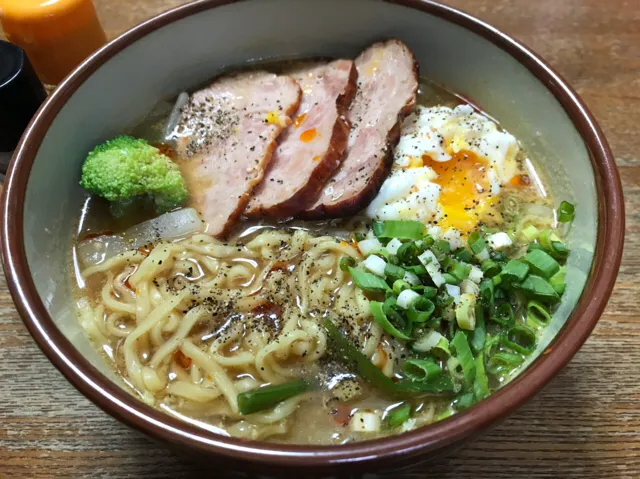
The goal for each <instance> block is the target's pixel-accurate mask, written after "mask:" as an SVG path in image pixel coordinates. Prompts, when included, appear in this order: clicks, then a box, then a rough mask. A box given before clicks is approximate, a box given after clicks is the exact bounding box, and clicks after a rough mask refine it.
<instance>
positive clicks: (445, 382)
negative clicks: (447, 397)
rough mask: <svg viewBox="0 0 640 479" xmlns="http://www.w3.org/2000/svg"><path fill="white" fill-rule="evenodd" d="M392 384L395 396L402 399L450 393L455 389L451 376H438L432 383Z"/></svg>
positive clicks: (407, 381)
mask: <svg viewBox="0 0 640 479" xmlns="http://www.w3.org/2000/svg"><path fill="white" fill-rule="evenodd" d="M392 384H394V391H393V394H395V395H396V396H400V397H406V396H413V395H423V394H441V393H449V392H452V391H454V389H455V386H454V384H453V382H452V381H451V378H450V377H449V376H438V377H436V378H435V379H431V380H430V381H411V380H402V381H399V382H397V383H393V382H392Z"/></svg>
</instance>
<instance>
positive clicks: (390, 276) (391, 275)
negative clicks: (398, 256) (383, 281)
mask: <svg viewBox="0 0 640 479" xmlns="http://www.w3.org/2000/svg"><path fill="white" fill-rule="evenodd" d="M405 273H406V271H405V270H404V268H401V267H400V266H396V265H393V264H390V263H387V264H386V265H385V267H384V275H385V277H386V278H387V280H389V281H390V282H391V281H396V280H398V279H404V274H405Z"/></svg>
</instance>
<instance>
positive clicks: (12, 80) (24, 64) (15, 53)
mask: <svg viewBox="0 0 640 479" xmlns="http://www.w3.org/2000/svg"><path fill="white" fill-rule="evenodd" d="M46 96H47V94H46V92H45V90H44V87H43V86H42V83H40V80H39V79H38V76H37V75H36V73H35V71H34V70H33V67H32V66H31V64H30V63H29V60H28V58H27V56H26V55H25V53H24V52H23V51H22V49H21V48H20V47H18V46H16V45H13V44H11V43H8V42H5V41H2V40H0V152H9V151H13V150H14V149H15V147H16V146H17V144H18V141H19V140H20V137H21V136H22V133H23V132H24V130H25V129H26V127H27V125H28V124H29V121H30V120H31V117H33V115H34V113H35V112H36V110H37V109H38V107H39V106H40V105H41V104H42V102H43V101H44V99H45V98H46ZM2 169H4V168H2Z"/></svg>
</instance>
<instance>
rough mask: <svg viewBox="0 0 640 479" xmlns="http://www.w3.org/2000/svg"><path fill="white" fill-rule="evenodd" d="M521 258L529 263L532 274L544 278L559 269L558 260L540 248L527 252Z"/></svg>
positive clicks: (549, 276)
mask: <svg viewBox="0 0 640 479" xmlns="http://www.w3.org/2000/svg"><path fill="white" fill-rule="evenodd" d="M523 260H524V261H525V262H526V263H528V264H529V267H530V268H531V272H532V273H533V274H537V275H538V276H542V277H543V278H546V279H549V278H551V276H553V275H554V274H556V273H557V272H558V270H559V269H560V265H559V264H558V262H557V261H556V260H555V259H553V258H552V257H551V256H550V255H549V254H547V253H545V252H544V251H542V250H534V251H531V252H530V253H527V254H526V255H525V256H524V258H523Z"/></svg>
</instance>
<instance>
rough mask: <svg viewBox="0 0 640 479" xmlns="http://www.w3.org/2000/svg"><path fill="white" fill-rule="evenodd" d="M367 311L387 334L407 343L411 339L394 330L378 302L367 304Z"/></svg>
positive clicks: (382, 306) (381, 304)
mask: <svg viewBox="0 0 640 479" xmlns="http://www.w3.org/2000/svg"><path fill="white" fill-rule="evenodd" d="M369 311H370V312H371V314H372V315H373V319H374V320H375V321H376V322H377V323H378V324H379V325H380V326H381V327H382V329H384V330H385V332H387V333H388V334H390V335H391V336H393V337H394V338H398V339H404V340H405V341H408V340H410V339H411V336H409V335H407V334H405V333H404V332H402V331H400V330H399V329H398V328H396V327H395V326H394V325H393V324H391V321H389V318H387V314H386V312H385V308H384V304H383V303H381V302H380V301H371V302H370V303H369Z"/></svg>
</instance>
